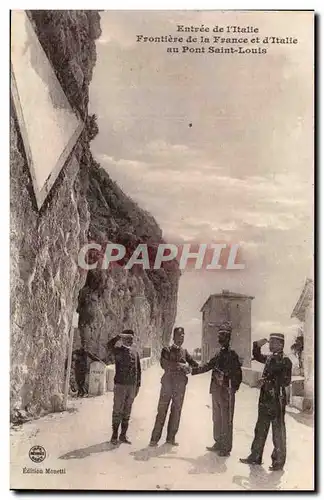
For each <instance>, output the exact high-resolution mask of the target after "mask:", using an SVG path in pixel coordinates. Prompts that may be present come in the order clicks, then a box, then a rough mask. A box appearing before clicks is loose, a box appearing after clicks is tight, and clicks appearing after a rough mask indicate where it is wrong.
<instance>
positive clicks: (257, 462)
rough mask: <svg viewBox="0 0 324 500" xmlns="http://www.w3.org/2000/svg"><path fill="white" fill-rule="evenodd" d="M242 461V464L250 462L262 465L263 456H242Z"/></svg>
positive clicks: (249, 463)
mask: <svg viewBox="0 0 324 500" xmlns="http://www.w3.org/2000/svg"><path fill="white" fill-rule="evenodd" d="M240 462H241V463H242V464H248V465H261V464H262V459H261V458H253V457H251V456H249V457H247V458H240Z"/></svg>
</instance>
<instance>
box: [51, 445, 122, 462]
mask: <svg viewBox="0 0 324 500" xmlns="http://www.w3.org/2000/svg"><path fill="white" fill-rule="evenodd" d="M119 446H120V443H118V445H113V444H111V443H110V442H109V441H106V442H104V443H99V444H94V445H93V446H88V447H87V448H80V449H79V450H73V451H69V452H68V453H65V455H62V456H61V457H59V459H61V460H71V459H73V458H86V457H89V456H90V455H92V453H102V452H104V451H112V450H115V449H116V448H118V447H119Z"/></svg>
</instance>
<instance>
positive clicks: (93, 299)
mask: <svg viewBox="0 0 324 500" xmlns="http://www.w3.org/2000/svg"><path fill="white" fill-rule="evenodd" d="M29 16H30V18H31V20H32V21H33V23H34V26H35V29H36V32H37V34H38V36H39V39H40V41H41V43H42V45H43V48H44V50H45V52H46V53H47V55H48V57H49V59H50V60H51V62H52V64H53V67H54V69H55V71H56V73H57V76H58V79H59V81H60V83H61V85H62V87H63V89H64V90H65V92H66V95H67V97H68V99H69V101H70V103H71V105H72V107H73V108H74V109H75V110H77V111H78V113H79V114H80V115H81V117H82V118H83V120H84V122H85V129H84V132H83V133H82V136H81V137H80V139H79V141H78V144H77V146H76V148H75V150H74V151H73V154H72V155H71V157H70V159H69V160H68V162H67V164H66V165H65V167H64V168H63V170H62V172H61V174H60V176H59V178H58V180H57V182H56V183H55V185H54V187H53V188H52V190H51V193H50V195H49V196H48V198H47V200H46V201H45V203H44V205H43V207H42V209H41V211H40V212H38V211H37V208H36V203H35V201H34V195H33V189H32V183H31V180H30V175H29V169H28V165H27V161H26V157H25V153H24V148H23V144H22V140H21V137H20V132H19V127H18V125H17V121H16V117H15V111H14V108H13V107H12V113H11V148H10V154H11V187H10V189H11V233H10V244H11V420H12V421H17V420H21V418H22V417H23V418H28V417H30V416H31V417H33V416H36V415H39V414H41V413H42V412H49V411H52V410H53V397H54V396H55V395H57V394H61V393H62V390H63V383H64V365H65V359H66V353H67V342H68V334H69V331H70V327H71V323H72V316H73V312H74V311H76V310H77V309H78V310H79V313H80V325H79V326H80V334H81V337H82V338H84V339H85V341H86V343H87V344H88V345H89V347H90V348H91V349H92V350H93V352H94V353H97V354H100V355H103V354H104V351H105V349H104V347H105V343H106V341H107V339H108V338H109V337H110V336H111V335H113V334H115V333H117V332H118V331H120V329H121V328H125V327H132V328H134V330H135V331H136V333H137V337H138V339H137V340H138V343H139V345H140V346H144V345H147V344H148V345H152V347H153V349H154V350H156V349H157V348H158V347H160V345H161V343H162V342H166V341H168V340H169V337H170V334H171V329H172V325H173V322H174V319H175V313H176V295H177V286H178V278H179V273H178V268H177V266H176V265H174V264H172V263H171V266H170V267H169V268H168V269H166V270H160V271H145V272H141V271H138V270H136V269H135V270H133V271H129V272H126V271H125V270H123V269H121V268H114V269H113V270H112V271H105V270H103V271H100V270H98V271H90V272H89V273H88V275H87V272H86V271H84V270H82V269H80V268H79V267H78V266H77V264H76V263H77V259H78V253H79V250H80V248H81V247H82V246H83V245H84V244H85V243H86V242H87V241H88V240H89V239H91V240H96V242H98V243H101V242H107V240H110V241H118V242H122V240H125V238H126V240H127V239H130V243H129V244H130V245H134V244H135V243H136V242H138V241H149V242H151V243H152V244H156V243H158V242H160V241H161V240H162V237H161V231H160V229H159V228H158V226H157V224H156V223H155V221H154V220H153V218H152V217H151V216H150V215H149V214H147V213H145V212H144V211H142V210H141V209H140V208H139V207H138V206H137V205H136V204H135V203H133V202H132V201H131V200H130V199H129V198H128V197H126V196H125V195H124V194H123V193H122V191H121V190H120V189H119V188H118V187H117V186H116V185H115V184H114V183H113V182H112V181H111V179H110V178H109V176H108V174H107V173H106V172H104V171H103V170H102V169H101V168H100V167H99V166H98V165H97V164H96V163H95V162H94V161H93V158H92V155H91V152H90V146H89V144H90V141H91V139H92V138H93V136H94V135H95V133H96V132H97V130H96V122H95V119H94V117H90V116H88V101H89V94H88V88H89V84H90V81H91V76H92V70H93V67H94V64H95V60H96V48H95V39H96V38H97V37H98V36H100V17H99V14H98V13H97V12H94V11H32V12H30V13H29ZM76 342H78V339H76Z"/></svg>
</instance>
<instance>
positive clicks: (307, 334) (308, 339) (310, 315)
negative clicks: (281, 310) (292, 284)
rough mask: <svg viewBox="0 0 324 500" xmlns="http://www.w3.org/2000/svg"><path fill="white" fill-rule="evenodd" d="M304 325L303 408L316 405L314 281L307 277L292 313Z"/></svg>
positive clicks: (310, 407)
mask: <svg viewBox="0 0 324 500" xmlns="http://www.w3.org/2000/svg"><path fill="white" fill-rule="evenodd" d="M291 317H292V318H297V319H298V320H299V321H300V322H301V323H302V325H303V328H302V329H303V332H304V353H303V354H304V356H303V359H304V397H303V402H302V408H303V409H305V410H311V409H312V408H313V406H314V282H313V280H312V279H309V278H307V279H306V281H305V284H304V288H303V290H302V292H301V294H300V296H299V299H298V301H297V304H296V305H295V307H294V310H293V312H292V314H291Z"/></svg>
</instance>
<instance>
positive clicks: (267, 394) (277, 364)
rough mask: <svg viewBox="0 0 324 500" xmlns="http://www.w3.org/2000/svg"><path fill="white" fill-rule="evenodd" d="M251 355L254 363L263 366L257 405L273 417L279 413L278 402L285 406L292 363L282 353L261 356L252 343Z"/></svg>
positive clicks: (259, 348)
mask: <svg viewBox="0 0 324 500" xmlns="http://www.w3.org/2000/svg"><path fill="white" fill-rule="evenodd" d="M252 355H253V357H254V359H255V360H256V361H259V363H264V364H265V367H264V370H263V373H262V386H261V390H260V398H259V405H260V406H262V407H263V408H264V409H265V410H266V411H267V412H268V413H269V414H270V415H271V416H273V417H275V416H276V415H277V414H278V412H279V411H280V405H279V402H280V404H281V405H284V406H285V405H286V404H287V400H286V391H285V387H287V386H289V384H290V381H291V371H292V362H291V360H290V359H289V358H288V357H287V356H285V355H284V354H283V353H278V354H270V355H265V354H262V353H261V347H259V346H258V344H257V342H253V350H252Z"/></svg>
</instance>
